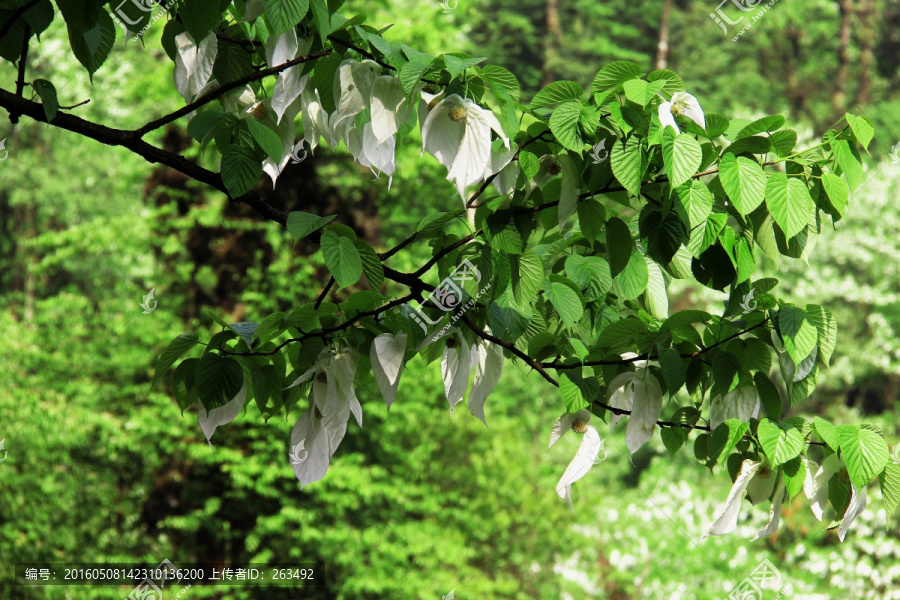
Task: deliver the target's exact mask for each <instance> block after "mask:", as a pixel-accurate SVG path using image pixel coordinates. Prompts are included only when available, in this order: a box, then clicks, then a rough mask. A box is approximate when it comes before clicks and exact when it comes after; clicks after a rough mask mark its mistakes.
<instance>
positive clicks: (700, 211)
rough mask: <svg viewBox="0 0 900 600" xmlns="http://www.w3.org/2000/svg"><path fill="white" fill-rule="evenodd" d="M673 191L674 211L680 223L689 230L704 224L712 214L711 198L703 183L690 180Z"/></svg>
mask: <svg viewBox="0 0 900 600" xmlns="http://www.w3.org/2000/svg"><path fill="white" fill-rule="evenodd" d="M673 191H674V199H675V202H674V204H675V210H676V212H678V216H679V217H681V220H682V222H684V223H685V224H687V225H688V226H689V227H690V228H691V229H693V228H695V227H698V226H700V225H701V224H703V223H705V222H706V219H707V217H709V215H710V213H711V212H712V207H713V196H712V194H711V193H710V191H709V188H708V187H706V184H705V183H703V182H702V181H700V180H699V179H691V180H690V181H688V182H687V183H685V184H684V185H680V186H678V187H676V188H675V189H674V190H673Z"/></svg>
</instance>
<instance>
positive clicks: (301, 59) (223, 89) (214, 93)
mask: <svg viewBox="0 0 900 600" xmlns="http://www.w3.org/2000/svg"><path fill="white" fill-rule="evenodd" d="M331 52H332V50H330V49H329V50H322V51H320V52H313V53H312V54H307V55H306V56H298V57H297V58H294V59H292V60H289V61H287V62H286V63H282V64H280V65H276V66H274V67H269V68H267V69H262V70H260V71H257V72H255V73H250V74H249V75H245V76H244V77H241V78H240V79H235V80H234V81H230V82H228V83H226V84H223V85H221V86H219V87H217V88H216V89H214V90H210V91H208V92H206V93H205V94H203V95H202V96H201V97H199V98H197V99H196V100H194V101H193V102H191V103H190V104H188V105H186V106H184V107H183V108H179V109H178V110H176V111H175V112H172V113H169V114H167V115H166V116H164V117H160V118H159V119H156V120H155V121H151V122H149V123H147V124H146V125H144V126H143V127H139V128H138V129H135V130H134V133H135V134H136V135H137V136H138V137H144V136H145V135H147V134H148V133H149V132H151V131H153V130H154V129H159V128H160V127H163V126H164V125H168V124H169V123H172V122H173V121H177V120H178V119H180V118H181V117H183V116H185V115H188V114H190V113H192V112H194V111H195V110H197V109H198V108H200V107H201V106H203V105H205V104H208V103H209V102H212V101H213V100H215V99H216V98H219V97H221V96H223V95H225V94H227V93H228V92H230V91H231V90H235V89H237V88H240V87H243V86H245V85H247V84H248V83H251V82H253V81H257V80H259V79H263V78H265V77H268V76H269V75H275V74H277V73H280V72H281V71H284V70H286V69H290V68H291V67H293V66H295V65H299V64H303V63H305V62H309V61H311V60H315V59H317V58H322V57H323V56H328V55H329V54H331Z"/></svg>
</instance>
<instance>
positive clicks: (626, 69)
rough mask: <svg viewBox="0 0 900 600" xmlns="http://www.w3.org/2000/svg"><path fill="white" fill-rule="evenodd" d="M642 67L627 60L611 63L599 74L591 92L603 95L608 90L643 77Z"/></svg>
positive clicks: (595, 78)
mask: <svg viewBox="0 0 900 600" xmlns="http://www.w3.org/2000/svg"><path fill="white" fill-rule="evenodd" d="M641 73H643V71H641V67H640V65H638V64H637V63H633V62H631V61H627V60H619V61H616V62H612V63H609V64H608V65H606V66H605V67H603V68H602V69H600V71H599V72H598V73H597V75H596V76H595V77H594V82H593V84H592V85H591V91H592V92H593V93H595V94H602V93H604V92H606V91H607V90H610V89H613V88H617V87H619V86H620V85H622V84H623V83H624V82H626V81H628V80H629V79H636V78H638V77H640V76H641Z"/></svg>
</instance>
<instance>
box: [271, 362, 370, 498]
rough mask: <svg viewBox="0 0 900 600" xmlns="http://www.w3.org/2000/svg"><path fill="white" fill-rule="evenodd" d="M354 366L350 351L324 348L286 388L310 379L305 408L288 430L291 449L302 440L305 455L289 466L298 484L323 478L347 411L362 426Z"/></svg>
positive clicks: (343, 426) (339, 437) (335, 447)
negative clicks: (354, 380) (305, 451)
mask: <svg viewBox="0 0 900 600" xmlns="http://www.w3.org/2000/svg"><path fill="white" fill-rule="evenodd" d="M356 366H357V365H356V359H355V357H354V356H353V353H352V351H350V350H348V349H346V348H341V347H339V346H334V347H328V348H325V349H323V350H322V352H321V353H320V354H319V356H318V358H317V360H316V363H315V364H314V365H313V366H312V367H310V368H309V369H308V370H307V371H306V372H305V373H303V374H302V375H300V376H299V377H298V378H297V379H296V380H294V382H293V383H291V385H289V386H288V387H287V388H286V389H290V388H292V387H294V386H297V385H300V384H301V383H303V382H305V381H308V380H310V379H312V388H311V389H310V393H309V408H307V410H306V412H304V413H303V415H302V416H301V417H300V419H299V420H298V421H297V423H296V424H295V425H294V428H293V430H292V431H291V447H296V446H297V444H299V443H300V442H301V441H302V442H304V448H305V449H306V450H307V451H308V452H309V455H308V456H307V458H306V459H305V460H303V461H301V462H299V463H294V464H292V466H293V468H294V473H295V474H296V475H297V478H298V479H299V480H300V482H301V484H302V485H307V484H309V483H311V482H313V481H318V480H319V479H321V478H322V477H324V476H325V472H326V471H327V470H328V464H329V462H330V460H331V457H332V456H334V452H335V451H336V450H337V447H338V446H339V445H340V443H341V440H343V439H344V434H345V433H346V432H347V422H348V421H349V419H350V413H351V412H352V413H353V416H354V417H356V422H357V423H359V425H360V427H362V407H361V406H360V404H359V400H358V399H357V397H356V391H355V390H354V389H353V379H354V377H355V376H356ZM292 463H293V461H292Z"/></svg>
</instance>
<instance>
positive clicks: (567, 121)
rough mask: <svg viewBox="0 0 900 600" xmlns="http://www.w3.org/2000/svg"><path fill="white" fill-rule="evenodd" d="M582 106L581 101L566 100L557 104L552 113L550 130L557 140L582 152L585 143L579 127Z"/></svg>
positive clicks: (571, 148)
mask: <svg viewBox="0 0 900 600" xmlns="http://www.w3.org/2000/svg"><path fill="white" fill-rule="evenodd" d="M581 106H582V105H581V103H580V102H565V103H563V104H560V105H559V106H557V107H556V110H554V111H553V114H552V115H550V131H552V132H553V135H554V136H555V137H556V140H557V141H558V142H559V143H560V144H562V145H563V147H565V148H568V149H569V150H573V151H575V152H581V150H582V149H583V148H584V143H585V142H584V139H583V138H582V137H581V130H580V128H579V120H580V118H581Z"/></svg>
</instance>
